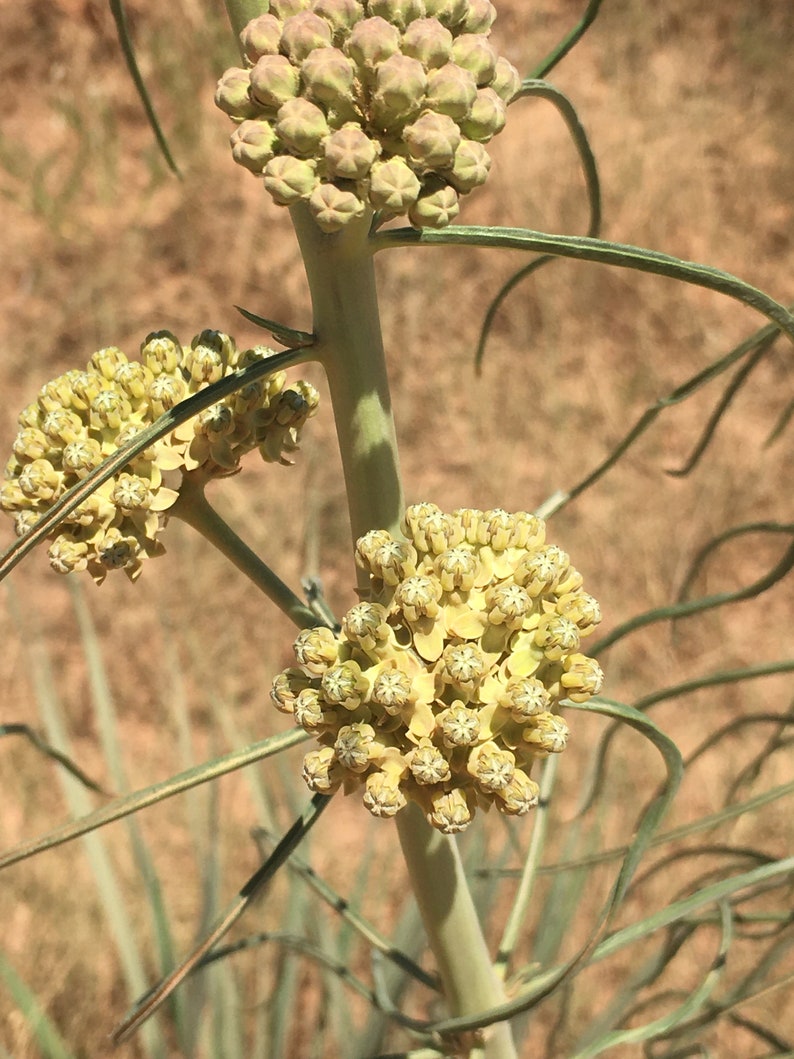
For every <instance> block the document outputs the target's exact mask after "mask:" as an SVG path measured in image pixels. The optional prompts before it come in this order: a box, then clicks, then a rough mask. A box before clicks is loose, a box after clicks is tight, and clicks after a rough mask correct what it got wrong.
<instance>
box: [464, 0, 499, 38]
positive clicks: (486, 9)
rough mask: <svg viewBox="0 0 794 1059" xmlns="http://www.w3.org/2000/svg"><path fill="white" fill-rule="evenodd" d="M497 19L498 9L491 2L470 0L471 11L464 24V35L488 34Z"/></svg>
mask: <svg viewBox="0 0 794 1059" xmlns="http://www.w3.org/2000/svg"><path fill="white" fill-rule="evenodd" d="M495 19H496V8H495V7H494V6H493V4H492V3H491V0H469V10H468V13H467V15H466V19H465V21H464V23H463V31H464V33H488V31H489V30H490V28H491V26H492V25H493V24H494V20H495Z"/></svg>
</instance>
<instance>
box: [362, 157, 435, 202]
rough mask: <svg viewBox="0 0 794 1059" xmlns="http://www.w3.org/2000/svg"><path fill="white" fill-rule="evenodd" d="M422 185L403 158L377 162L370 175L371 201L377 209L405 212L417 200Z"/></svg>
mask: <svg viewBox="0 0 794 1059" xmlns="http://www.w3.org/2000/svg"><path fill="white" fill-rule="evenodd" d="M421 188H422V185H421V184H420V183H419V178H418V177H417V175H416V173H414V171H413V169H411V167H410V166H409V165H408V163H407V162H406V161H404V160H403V159H402V158H390V159H389V160H388V161H387V162H375V163H374V165H373V166H372V169H371V170H370V176H369V201H370V203H371V204H372V206H374V207H375V209H377V210H388V211H389V212H390V213H395V214H399V213H405V212H406V210H407V209H408V207H409V206H412V205H413V204H414V202H416V200H417V198H418V196H419V192H420V191H421Z"/></svg>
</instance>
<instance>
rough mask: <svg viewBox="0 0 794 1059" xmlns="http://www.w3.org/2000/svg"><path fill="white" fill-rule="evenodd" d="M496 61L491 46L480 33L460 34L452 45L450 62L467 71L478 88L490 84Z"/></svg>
mask: <svg viewBox="0 0 794 1059" xmlns="http://www.w3.org/2000/svg"><path fill="white" fill-rule="evenodd" d="M496 59H497V55H496V52H495V51H494V49H493V46H492V45H491V43H490V41H489V40H488V38H487V37H485V36H483V35H482V34H481V33H462V34H461V35H460V36H459V37H456V38H455V41H454V43H453V45H452V61H453V62H454V63H456V64H457V65H458V66H461V67H463V69H464V70H468V71H469V73H471V74H472V75H473V76H474V80H475V81H476V82H477V85H478V87H480V86H482V85H487V84H490V82H491V80H492V79H493V75H494V71H495V69H496Z"/></svg>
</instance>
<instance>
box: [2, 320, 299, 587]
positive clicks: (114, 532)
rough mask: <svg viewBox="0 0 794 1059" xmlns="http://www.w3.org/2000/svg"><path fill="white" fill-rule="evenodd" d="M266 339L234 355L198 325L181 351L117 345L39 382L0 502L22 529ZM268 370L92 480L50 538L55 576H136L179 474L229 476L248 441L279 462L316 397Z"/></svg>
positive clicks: (154, 341) (250, 359) (163, 342)
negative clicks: (127, 349) (131, 354)
mask: <svg viewBox="0 0 794 1059" xmlns="http://www.w3.org/2000/svg"><path fill="white" fill-rule="evenodd" d="M273 355H274V350H272V349H267V348H266V347H264V346H257V347H256V348H254V349H247V350H238V349H237V347H236V345H235V343H234V340H233V339H231V338H230V337H229V336H228V335H225V334H223V333H222V332H220V331H202V332H201V333H200V334H198V335H196V336H195V338H194V339H193V341H192V342H191V344H190V345H189V346H182V345H180V343H179V341H178V339H177V338H176V337H175V336H174V335H172V334H171V333H170V332H168V331H156V332H153V333H152V334H150V335H148V336H147V338H146V339H145V340H144V342H143V344H142V345H141V356H140V360H130V359H128V357H127V356H126V354H125V353H123V352H122V351H121V350H120V349H119V348H118V347H116V346H109V347H107V348H105V349H100V350H98V351H97V352H96V353H94V354H93V355H92V357H91V359H90V361H89V362H88V364H87V365H86V368H85V371H79V370H76V369H75V370H71V371H67V372H66V373H65V374H64V375H60V376H59V377H58V378H57V379H53V380H51V381H50V382H48V383H47V384H46V385H45V386H43V387H42V389H41V391H40V392H39V395H38V397H37V399H36V400H35V401H33V402H32V404H29V405H28V406H27V408H25V410H24V411H23V412H22V413H21V415H20V416H19V426H20V430H19V433H18V434H17V436H16V439H15V441H14V443H13V455H12V456H11V458H10V460H9V461H8V464H7V466H6V469H5V482H4V483H3V485H2V486H0V509H2V510H3V511H5V512H7V513H8V514H9V515H11V516H12V517H13V518H14V522H15V526H16V531H17V534H18V535H19V536H22V534H24V533H25V532H26V531H27V530H28V529H30V528H31V526H33V525H34V524H35V523H36V521H37V520H38V519H39V517H40V516H41V515H43V514H44V513H45V512H46V511H47V510H48V509H49V508H50V507H52V505H53V504H55V503H56V501H58V500H59V499H60V497H61V496H62V495H63V494H64V493H65V492H66V490H67V489H69V488H70V487H71V486H73V485H76V484H77V483H78V482H79V481H81V480H82V479H84V478H85V477H87V475H88V474H89V473H90V472H91V471H92V470H94V468H95V467H97V466H98V465H99V464H100V463H101V462H102V461H103V460H104V459H105V458H106V457H108V456H110V455H112V454H113V453H114V452H115V451H116V450H117V449H119V448H120V447H121V446H123V445H125V444H126V443H127V442H129V441H130V440H131V439H132V438H134V436H135V435H136V434H137V433H139V432H140V431H141V430H143V429H144V428H145V427H147V426H149V425H150V424H151V423H153V422H154V420H155V419H157V418H158V417H159V416H160V415H162V414H163V412H165V411H166V410H168V409H170V408H173V407H174V405H176V404H178V403H179V402H180V401H183V400H184V399H185V398H187V397H190V396H191V395H192V394H195V393H198V391H199V390H202V389H204V388H205V387H206V386H208V385H210V383H213V382H217V381H218V380H219V379H222V378H223V377H224V376H226V375H229V374H231V373H233V372H235V371H237V370H239V369H241V368H244V367H246V366H248V365H249V364H253V363H255V362H256V361H259V360H263V359H266V358H267V357H270V356H273ZM285 384H286V374H285V372H283V371H276V372H274V373H273V374H272V375H268V376H267V377H266V378H265V379H263V380H260V381H257V382H253V383H250V384H249V385H247V386H245V387H244V388H243V389H241V390H238V391H237V392H236V393H234V394H232V395H231V396H230V397H227V398H225V399H224V400H222V401H219V402H218V403H217V404H214V405H212V406H211V407H210V408H207V409H205V410H204V411H203V412H201V413H199V415H197V416H194V417H193V418H192V419H189V420H188V421H187V422H185V423H182V424H181V425H180V426H179V427H177V428H176V430H174V431H173V432H172V433H171V434H169V435H167V436H166V437H164V438H162V439H161V440H160V441H157V442H155V443H154V444H153V445H151V446H150V447H149V448H147V449H145V450H144V451H143V452H142V453H140V454H139V455H138V456H136V457H135V458H134V459H132V460H131V461H130V462H129V463H128V464H127V465H126V466H125V467H124V468H123V469H122V470H121V471H119V472H118V473H116V474H115V475H114V476H113V477H112V478H110V479H108V481H106V482H104V483H103V484H102V485H100V486H99V487H98V488H97V489H96V490H95V491H94V492H93V493H91V495H90V496H88V497H87V498H86V499H85V500H84V501H83V502H82V503H81V504H80V505H79V507H77V508H76V509H75V510H74V511H73V512H72V513H71V514H69V515H67V516H66V518H65V519H64V521H63V522H61V523H60V524H59V525H58V526H57V527H56V529H55V530H54V531H53V534H52V538H51V540H52V543H51V544H50V549H49V557H50V563H51V565H52V566H53V568H54V569H55V570H57V571H58V572H59V573H70V572H71V571H73V570H88V571H89V573H90V574H91V576H92V577H93V578H94V580H95V581H97V582H101V581H103V580H104V578H105V575H106V574H107V572H108V570H113V569H123V570H124V571H125V572H126V573H127V575H128V576H129V577H130V578H131V579H132V580H134V579H135V578H136V577H137V576H138V575H139V573H140V571H141V564H142V562H143V560H144V559H145V558H147V557H151V556H154V555H159V554H161V553H162V552H163V551H164V548H163V545H162V543H161V542H160V539H159V538H160V533H161V531H162V530H163V528H164V527H165V524H166V521H167V519H168V512H169V509H170V508H171V507H172V506H173V504H174V503H175V502H176V500H177V498H178V496H179V489H180V486H181V484H182V481H183V476H184V475H189V474H195V475H196V476H198V475H199V474H200V475H201V477H202V479H206V478H208V477H219V476H222V475H229V474H234V473H235V472H236V471H237V470H238V469H239V464H240V459H241V458H242V456H244V455H245V453H247V452H250V451H251V450H252V449H255V448H258V449H259V451H260V453H261V454H262V456H263V458H264V459H265V460H267V461H268V462H279V463H283V464H288V463H289V462H290V460H289V459H288V458H287V454H289V453H291V452H293V451H295V450H296V449H297V447H298V437H299V434H300V430H301V427H302V426H303V424H304V423H305V422H306V420H307V419H308V418H309V417H310V416H312V415H314V413H315V411H316V409H317V404H318V401H319V395H318V393H317V391H316V390H315V389H314V387H313V386H312V385H311V384H310V383H308V382H304V381H302V380H301V381H298V382H296V383H294V384H293V385H291V386H289V387H287V386H286V385H285Z"/></svg>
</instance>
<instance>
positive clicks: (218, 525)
mask: <svg viewBox="0 0 794 1059" xmlns="http://www.w3.org/2000/svg"><path fill="white" fill-rule="evenodd" d="M170 513H171V515H172V516H173V517H174V518H178V519H181V520H182V521H183V522H186V523H187V524H188V525H189V526H192V527H193V529H195V530H197V531H198V532H199V533H200V534H201V536H202V537H204V538H205V539H206V540H208V541H209V542H210V544H212V545H214V546H215V547H216V548H217V549H218V551H220V552H221V553H222V554H223V555H225V556H226V558H227V559H229V560H231V562H233V563H234V565H235V566H236V567H237V569H238V570H239V571H240V572H241V573H243V574H245V576H246V577H247V578H248V579H249V580H250V581H252V582H253V583H254V584H255V585H256V587H257V588H258V589H259V590H260V591H262V592H264V594H265V595H266V596H267V597H268V599H270V600H272V602H273V603H275V604H276V606H277V607H278V609H279V610H281V611H283V612H284V614H286V615H287V617H288V618H290V619H291V620H292V621H294V622H295V624H296V625H297V626H298V628H300V629H310V628H313V627H314V626H315V625H317V624H318V618H317V615H316V614H315V613H314V612H313V611H312V610H311V609H310V608H309V607H307V606H306V604H305V603H304V602H303V601H302V600H301V598H300V597H299V596H296V595H295V593H294V592H293V591H292V589H291V588H290V587H289V586H288V585H285V584H284V582H283V581H282V580H281V578H280V577H279V576H278V575H277V574H275V573H274V572H273V571H272V570H271V569H270V567H269V566H268V565H267V564H266V563H263V562H262V560H261V559H260V558H259V556H258V555H256V554H255V553H254V552H252V551H251V549H250V548H249V547H248V545H247V544H246V543H245V542H244V541H242V540H241V539H240V538H239V537H238V536H237V534H236V533H235V532H234V530H232V529H231V528H230V527H229V526H228V525H227V523H226V522H224V520H223V519H222V518H221V517H220V515H219V514H218V512H217V511H216V510H215V509H214V508H213V507H212V506H211V504H210V503H209V501H208V500H207V498H206V496H205V495H204V483H203V482H202V481H201V480H200V479H193V478H191V477H190V475H187V476H186V477H185V479H184V480H183V482H182V486H181V488H180V490H179V499H178V500H177V502H176V504H175V505H174V506H173V508H172V509H171V512H170Z"/></svg>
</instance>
